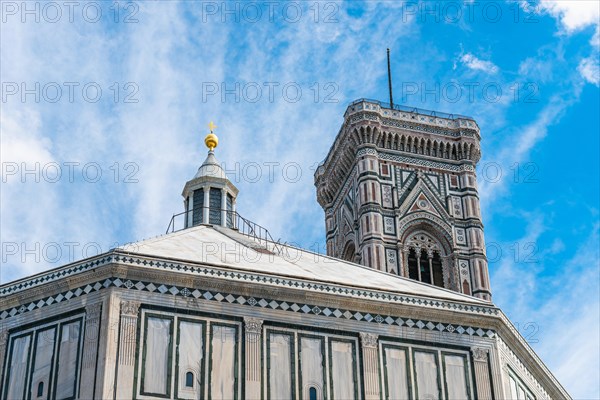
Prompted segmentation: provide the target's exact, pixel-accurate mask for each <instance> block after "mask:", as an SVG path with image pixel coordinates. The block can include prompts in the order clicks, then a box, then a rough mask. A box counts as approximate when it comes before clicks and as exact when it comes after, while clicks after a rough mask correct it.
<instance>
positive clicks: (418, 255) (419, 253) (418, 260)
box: [416, 248, 421, 282]
mask: <svg viewBox="0 0 600 400" xmlns="http://www.w3.org/2000/svg"><path fill="white" fill-rule="evenodd" d="M416 253H417V273H418V274H419V282H421V249H420V248H417V251H416Z"/></svg>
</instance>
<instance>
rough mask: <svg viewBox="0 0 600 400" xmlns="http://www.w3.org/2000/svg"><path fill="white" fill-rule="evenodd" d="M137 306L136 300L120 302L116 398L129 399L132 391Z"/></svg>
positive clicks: (138, 304) (138, 305)
mask: <svg viewBox="0 0 600 400" xmlns="http://www.w3.org/2000/svg"><path fill="white" fill-rule="evenodd" d="M139 308H140V303H139V302H137V301H123V302H122V303H121V323H120V327H119V364H118V366H117V368H118V371H117V373H118V375H117V378H116V382H117V387H116V396H115V398H116V399H131V396H132V393H133V377H134V371H135V365H134V364H135V350H136V347H137V346H136V345H137V324H138V311H139Z"/></svg>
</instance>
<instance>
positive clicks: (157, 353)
mask: <svg viewBox="0 0 600 400" xmlns="http://www.w3.org/2000/svg"><path fill="white" fill-rule="evenodd" d="M171 323H172V321H171V320H170V319H166V318H160V317H148V319H147V324H148V326H147V327H146V342H145V343H144V345H145V360H144V361H145V362H144V380H143V387H142V391H143V392H144V393H154V394H161V395H166V394H167V392H168V390H169V387H168V379H167V378H168V377H167V375H168V372H169V367H170V366H169V358H170V357H169V355H170V353H171Z"/></svg>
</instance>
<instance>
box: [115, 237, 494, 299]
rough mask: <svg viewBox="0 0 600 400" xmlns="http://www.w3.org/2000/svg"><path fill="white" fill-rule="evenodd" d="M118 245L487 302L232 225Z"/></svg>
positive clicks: (151, 253)
mask: <svg viewBox="0 0 600 400" xmlns="http://www.w3.org/2000/svg"><path fill="white" fill-rule="evenodd" d="M119 250H121V251H126V252H128V253H136V254H139V255H146V256H154V257H158V258H171V259H178V260H181V261H188V262H196V263H206V264H212V265H215V266H218V267H224V268H231V269H236V270H242V271H248V272H257V273H262V274H268V275H274V276H281V277H286V278H296V279H303V280H310V281H317V282H322V283H330V284H338V285H344V286H350V287H355V288H362V289H370V290H382V291H386V292H394V293H400V294H407V295H411V296H422V297H427V298H434V299H445V300H451V301H457V302H462V303H470V304H473V305H476V304H480V305H487V306H490V305H492V304H491V303H489V302H486V301H484V300H480V299H477V298H474V297H472V296H467V295H464V294H461V293H457V292H454V291H451V290H448V289H443V288H439V287H436V286H433V285H428V284H425V283H421V282H418V281H415V280H412V279H408V278H404V277H400V276H397V275H392V274H388V273H385V272H381V271H378V270H375V269H372V268H367V267H364V266H362V265H358V264H354V263H350V262H346V261H343V260H339V259H337V258H332V257H328V256H326V255H323V254H317V253H313V252H310V251H306V250H301V249H298V248H295V247H292V246H285V245H275V244H274V243H272V242H269V243H267V244H265V242H264V241H263V242H262V245H259V243H258V242H257V241H255V240H253V239H250V238H249V237H247V236H245V235H242V234H240V233H238V232H236V231H234V230H231V229H227V228H222V227H212V226H205V225H202V226H196V227H193V228H188V229H184V230H181V231H178V232H175V233H171V234H167V235H164V236H159V237H156V238H152V239H147V240H143V241H140V242H136V243H133V244H130V245H127V246H124V247H120V248H119Z"/></svg>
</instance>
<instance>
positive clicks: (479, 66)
mask: <svg viewBox="0 0 600 400" xmlns="http://www.w3.org/2000/svg"><path fill="white" fill-rule="evenodd" d="M460 61H461V62H462V63H463V64H464V65H465V66H466V67H467V68H469V69H472V70H475V71H484V72H487V73H489V74H496V73H497V72H498V70H499V69H498V67H497V66H496V65H495V64H494V63H493V62H491V61H486V60H482V59H480V58H477V57H476V56H474V55H473V54H471V53H467V54H463V55H462V56H461V57H460Z"/></svg>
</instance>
